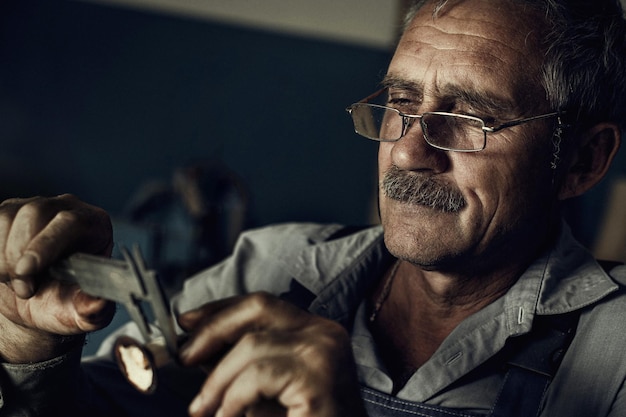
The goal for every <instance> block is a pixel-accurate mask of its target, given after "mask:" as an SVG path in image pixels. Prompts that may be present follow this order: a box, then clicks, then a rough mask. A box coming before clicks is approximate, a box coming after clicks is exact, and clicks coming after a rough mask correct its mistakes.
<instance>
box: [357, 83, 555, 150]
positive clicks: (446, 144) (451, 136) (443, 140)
mask: <svg viewBox="0 0 626 417" xmlns="http://www.w3.org/2000/svg"><path fill="white" fill-rule="evenodd" d="M386 90H387V89H386V88H384V89H382V90H379V91H377V92H376V93H374V94H372V95H370V96H368V97H366V98H365V99H363V100H361V101H359V102H358V103H354V104H352V105H350V106H349V107H348V108H347V109H346V111H347V112H348V113H349V114H350V116H352V121H353V122H354V131H355V132H356V133H358V134H359V135H361V136H363V137H366V138H368V139H372V140H376V141H379V142H395V141H398V140H400V139H401V138H402V137H403V136H404V135H406V134H407V132H408V130H409V129H410V128H411V126H412V125H413V121H414V120H416V119H418V120H419V121H420V125H421V127H422V134H423V136H424V139H425V140H426V142H427V143H428V144H429V145H430V146H432V147H434V148H437V149H442V150H445V151H456V152H478V151H481V150H483V149H485V146H486V143H487V133H494V132H498V131H500V130H502V129H506V128H509V127H513V126H518V125H521V124H523V123H527V122H532V121H534V120H541V119H546V118H550V117H559V116H560V115H562V114H563V112H552V113H547V114H541V115H539V116H533V117H527V118H524V119H518V120H511V121H508V122H506V123H502V124H500V125H498V126H487V125H486V123H485V121H484V120H482V119H481V118H479V117H474V116H468V115H465V114H456V113H447V112H440V111H436V112H425V113H422V114H405V113H402V112H401V111H400V110H398V109H394V108H393V107H388V106H384V105H379V104H372V103H369V101H370V100H372V99H373V98H375V97H377V96H380V95H381V94H382V93H383V92H385V91H386ZM558 122H559V124H561V120H560V117H559V120H558Z"/></svg>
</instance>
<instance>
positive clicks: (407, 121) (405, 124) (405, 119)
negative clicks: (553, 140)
mask: <svg viewBox="0 0 626 417" xmlns="http://www.w3.org/2000/svg"><path fill="white" fill-rule="evenodd" d="M386 90H387V88H386V87H385V88H382V89H380V90H378V91H376V92H375V93H373V94H370V95H369V96H367V97H365V98H364V99H363V100H360V101H358V102H356V103H353V104H351V105H350V106H348V107H347V108H346V111H347V112H348V113H349V114H350V115H352V110H353V109H354V108H355V107H356V106H360V105H365V106H368V107H373V108H381V109H386V110H390V111H393V112H395V113H397V114H398V115H399V116H400V117H402V132H401V133H400V136H399V137H398V138H395V139H381V138H374V137H370V136H367V135H364V134H363V133H361V132H359V131H358V130H357V128H356V123H355V132H356V133H357V134H359V135H361V136H363V137H365V138H367V139H371V140H375V141H378V142H397V141H399V140H400V139H402V138H403V137H404V136H405V135H406V134H407V131H408V129H409V127H410V126H411V119H419V121H420V126H421V128H422V135H423V136H424V140H425V141H426V143H428V144H429V145H430V146H432V147H433V148H437V149H441V150H444V151H453V152H479V151H482V150H483V149H485V147H486V146H487V133H494V132H498V131H500V130H502V129H506V128H509V127H513V126H518V125H521V124H524V123H527V122H532V121H535V120H541V119H547V118H550V117H557V118H558V125H559V126H562V125H563V123H562V121H561V116H562V115H563V114H565V112H564V111H556V112H551V113H546V114H540V115H537V116H531V117H525V118H523V119H516V120H511V121H508V122H505V123H502V124H500V125H498V126H487V125H486V123H485V121H484V120H483V119H481V118H480V117H476V116H469V115H466V114H458V113H449V112H441V111H435V112H424V113H422V114H405V113H402V112H401V111H400V110H398V109H395V108H393V107H388V106H383V105H380V104H372V103H369V101H370V100H372V99H374V98H376V97H378V96H379V95H381V94H382V93H383V92H385V91H386ZM425 115H439V116H453V117H457V118H461V119H467V120H471V121H474V122H478V123H480V125H481V130H482V131H483V134H484V138H483V145H482V147H481V148H478V149H455V148H449V147H445V146H441V145H437V144H434V143H432V142H431V141H430V139H429V138H428V136H427V135H426V132H427V131H428V129H429V128H428V127H427V126H426V124H425V123H424V120H423V117H424V116H425ZM353 122H354V119H353Z"/></svg>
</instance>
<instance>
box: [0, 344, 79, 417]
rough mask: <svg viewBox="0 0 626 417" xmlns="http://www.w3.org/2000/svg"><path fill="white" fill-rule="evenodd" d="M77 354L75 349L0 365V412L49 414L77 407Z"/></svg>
mask: <svg viewBox="0 0 626 417" xmlns="http://www.w3.org/2000/svg"><path fill="white" fill-rule="evenodd" d="M80 353H81V350H80V349H76V350H74V351H72V352H70V353H68V354H66V355H63V356H60V357H57V358H54V359H50V360H47V361H44V362H38V363H30V364H8V363H2V364H0V415H2V416H11V417H13V416H24V417H26V416H28V417H31V416H33V417H34V416H52V415H67V413H66V411H70V410H76V409H77V401H76V399H77V398H78V397H77V394H78V393H79V388H80V387H81V385H82V384H81V380H82V375H81V371H80ZM69 415H72V414H69Z"/></svg>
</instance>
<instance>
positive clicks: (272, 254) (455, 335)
mask: <svg viewBox="0 0 626 417" xmlns="http://www.w3.org/2000/svg"><path fill="white" fill-rule="evenodd" d="M341 228H342V227H341V226H340V225H317V224H285V225H278V226H272V227H268V228H263V229H259V230H254V231H250V232H247V233H244V234H243V235H242V236H241V238H240V239H239V241H238V243H237V246H236V248H235V251H234V253H233V255H232V256H231V257H230V258H229V259H227V260H226V261H224V262H222V263H220V264H218V265H216V266H215V267H213V268H210V269H208V270H206V271H204V272H202V273H200V274H198V275H197V276H195V277H192V278H191V279H189V280H188V281H187V283H186V285H185V287H184V289H183V291H182V292H181V294H179V295H178V296H177V297H176V299H175V300H174V303H173V306H174V308H175V310H176V311H179V312H183V311H186V310H189V309H191V308H194V307H198V306H200V305H202V304H204V303H205V302H207V301H210V300H214V299H218V298H223V297H226V296H230V295H236V294H242V293H248V292H253V291H268V292H271V293H274V294H285V293H289V291H290V290H292V289H293V287H294V283H297V285H298V286H300V287H303V288H305V289H306V290H308V292H310V293H311V294H312V298H311V300H312V302H311V304H310V306H308V308H309V310H310V311H311V312H313V313H315V314H319V315H322V316H325V317H328V318H331V319H333V320H337V321H339V322H341V323H342V324H343V325H344V326H346V328H348V329H349V330H350V332H351V335H352V341H353V350H354V355H355V358H356V362H357V368H358V372H359V377H360V380H361V383H362V384H363V385H365V386H367V387H370V388H373V389H376V390H379V391H381V392H386V393H389V392H391V389H392V382H391V379H390V377H389V376H388V374H387V372H386V370H385V366H384V364H383V362H382V361H381V359H380V358H379V357H378V355H377V353H376V352H377V349H376V342H375V341H374V339H373V337H372V335H371V333H370V332H369V329H368V326H367V316H368V313H369V312H368V306H367V305H366V303H365V302H364V299H365V296H366V294H368V292H369V290H370V289H371V288H372V286H373V285H374V284H375V283H376V281H377V279H378V278H379V277H380V276H381V273H382V272H383V271H384V270H385V268H386V267H388V265H389V263H390V262H391V261H392V259H391V256H390V255H389V254H388V253H387V252H386V250H385V248H384V244H383V242H382V230H381V228H380V227H373V228H369V229H366V230H363V231H361V232H358V233H355V234H350V235H348V236H344V237H341V238H331V239H330V240H329V237H331V236H333V235H335V233H336V232H337V231H338V230H340V229H341ZM625 283H626V267H617V268H614V269H613V270H612V271H611V276H609V275H607V273H606V272H605V271H604V270H603V269H602V268H601V267H600V266H599V265H598V264H597V263H596V261H595V260H594V259H593V257H592V256H591V255H590V254H589V253H588V252H587V251H586V250H585V249H584V248H583V247H582V246H580V245H579V244H578V243H577V242H576V241H575V240H574V239H573V238H572V236H571V235H570V233H569V230H568V228H567V227H566V226H563V228H562V232H561V234H560V236H559V238H558V240H557V242H556V244H555V245H554V246H553V247H552V248H551V249H550V250H549V251H547V252H546V253H545V254H543V255H542V256H541V257H539V258H538V259H537V260H536V261H535V262H534V263H533V264H532V265H531V266H530V267H529V268H528V270H527V271H526V272H525V273H524V274H523V275H522V276H521V277H520V279H519V280H518V281H517V283H516V284H515V285H514V286H513V287H512V288H511V289H510V290H509V291H508V292H507V293H506V294H505V295H504V296H503V297H501V298H500V299H498V300H496V301H495V302H494V303H492V304H490V305H489V306H487V307H486V308H484V309H483V310H481V311H479V312H478V313H476V314H474V315H472V316H470V317H469V318H467V319H466V320H465V321H464V322H462V323H461V324H460V325H459V326H458V327H457V328H456V329H455V330H454V331H453V332H452V333H451V334H450V335H449V337H448V338H447V339H446V340H445V341H444V342H443V344H442V345H441V346H440V347H439V349H438V350H437V351H436V352H435V354H434V355H433V356H432V357H431V358H430V360H429V361H428V362H427V363H425V364H424V365H423V366H422V367H421V368H419V369H418V370H417V372H415V374H414V375H413V376H412V378H411V379H410V380H409V381H408V382H407V384H406V385H405V386H404V387H403V388H402V389H401V390H400V391H399V392H398V393H397V396H398V397H399V398H401V399H405V400H408V401H416V402H424V403H426V404H432V405H438V406H443V407H452V408H461V409H465V410H471V411H477V412H484V413H485V414H486V413H488V411H489V410H490V408H491V406H492V405H493V403H494V401H495V397H496V396H497V393H498V390H499V387H500V385H501V383H502V378H503V373H502V367H501V366H499V365H496V364H493V360H491V359H492V358H493V357H494V356H495V355H496V354H497V353H498V352H499V351H500V350H501V349H502V347H503V346H504V344H505V342H506V340H507V339H509V338H512V337H517V336H520V335H523V334H526V333H528V332H529V331H530V330H531V328H532V324H533V319H534V317H535V316H541V315H554V314H561V313H566V312H571V311H575V310H581V311H582V314H581V317H580V322H579V325H578V329H577V332H576V336H575V338H574V340H573V342H572V344H571V346H570V348H569V350H568V352H567V354H566V355H565V357H564V359H563V362H562V364H561V366H560V367H559V370H558V372H557V374H556V375H555V378H554V380H553V382H552V384H551V385H550V387H549V391H548V393H547V395H546V401H545V404H544V406H543V410H542V412H541V414H540V415H541V416H544V417H548V416H549V417H558V416H563V417H565V416H567V417H578V416H580V417H589V416H594V417H599V416H611V417H616V416H624V415H626V394H625V393H626V390H625V389H624V387H623V385H624V380H625V378H626V349H625V348H624V347H625V346H626V343H625V342H626V293H625V292H624V289H623V284H625ZM307 304H308V302H307ZM123 331H124V332H129V331H132V329H130V328H129V329H124V330H123ZM103 353H104V354H103V355H102V356H101V357H100V358H97V359H95V360H92V361H90V362H89V363H84V364H83V366H82V372H81V368H80V367H79V366H78V365H77V355H75V354H74V355H71V354H70V355H67V357H64V358H57V359H55V360H53V361H49V362H51V364H50V366H48V367H42V366H41V364H37V365H19V366H15V365H13V366H6V365H5V366H4V371H5V373H6V374H7V375H8V376H9V378H5V381H6V380H7V379H9V380H10V379H11V378H12V380H13V382H11V383H5V382H3V380H2V379H0V389H1V393H2V395H4V396H5V397H6V396H9V395H14V396H15V393H19V394H20V395H18V396H16V398H17V399H16V400H15V402H17V401H19V398H31V399H32V398H35V396H34V395H33V393H34V392H41V391H38V390H42V389H43V392H44V394H41V393H40V394H38V397H36V398H38V401H40V402H41V403H42V404H44V403H45V401H50V400H51V398H54V399H56V400H58V399H59V398H60V395H59V393H58V392H55V393H52V394H50V396H48V397H46V395H45V392H51V391H52V390H51V389H50V387H49V386H47V385H46V383H45V382H46V381H47V380H48V381H49V379H48V378H49V376H50V375H52V374H53V373H54V372H56V373H57V374H58V373H59V372H62V374H63V375H65V374H72V372H75V373H76V375H77V378H85V379H86V382H85V384H81V387H79V390H78V391H79V392H81V391H84V392H83V393H81V395H80V399H79V400H80V401H81V402H83V403H84V402H87V403H88V404H91V405H96V406H97V407H98V409H99V410H107V407H113V408H111V409H114V410H116V412H118V413H119V412H121V410H127V409H132V407H128V406H127V404H131V403H132V404H137V402H139V403H140V404H143V403H146V404H148V403H149V402H150V404H152V407H151V408H154V410H150V411H151V412H152V413H156V414H152V415H155V416H159V415H163V416H165V415H175V414H172V413H173V412H176V411H177V410H179V409H180V410H181V413H183V412H184V406H185V405H186V402H187V401H188V400H189V398H191V397H192V396H193V394H194V393H195V391H194V390H196V389H197V384H198V383H200V382H201V378H202V376H201V375H195V376H194V377H193V378H190V377H188V375H187V374H183V373H182V371H181V370H178V369H169V370H165V371H164V372H167V375H166V376H164V377H162V378H161V379H162V380H164V381H166V383H165V384H163V387H162V390H163V391H162V393H161V394H159V395H158V398H156V399H154V398H153V399H150V400H148V401H146V397H141V396H138V395H137V394H135V393H134V392H133V391H132V389H126V387H120V384H121V383H120V381H119V375H118V373H117V372H116V371H115V369H114V366H113V365H112V364H111V362H110V358H109V357H108V355H107V354H106V349H103ZM52 362H54V363H53V364H52ZM52 365H53V366H52ZM38 366H39V368H37V367H38ZM72 370H74V371H72ZM15 375H27V376H28V379H29V380H30V381H31V383H30V384H25V383H22V382H20V378H16V377H15ZM176 380H180V381H185V384H183V383H175V382H174V381H176ZM167 381H169V383H167ZM192 381H193V383H192ZM94 387H95V388H94ZM113 391H114V392H116V395H110V394H106V393H110V392H113ZM185 391H189V392H185ZM85 392H86V393H85ZM5 393H6V394H5ZM103 394H104V395H103ZM31 396H32V397H31ZM87 399H88V400H87ZM9 400H10V398H8V397H7V403H9ZM71 400H72V399H71V398H70V399H66V400H64V402H63V404H70V401H71ZM15 402H14V403H15ZM111 403H115V404H114V405H113V406H111V405H110V404H111ZM30 404H31V406H32V405H33V403H32V402H31V403H30ZM166 407H170V408H169V409H167V411H166ZM177 407H178V408H177ZM18 408H19V407H18ZM0 411H2V412H0V414H2V415H5V414H4V411H5V409H0ZM144 411H146V409H143V411H142V412H141V414H144ZM7 415H20V414H7ZM25 415H29V414H25ZM30 415H37V414H36V413H32V414H30ZM40 415H43V414H40ZM103 415H106V412H104V411H103ZM129 415H132V411H129ZM181 415H184V414H181Z"/></svg>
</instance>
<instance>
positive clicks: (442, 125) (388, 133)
mask: <svg viewBox="0 0 626 417" xmlns="http://www.w3.org/2000/svg"><path fill="white" fill-rule="evenodd" d="M350 113H351V115H352V119H353V121H354V127H355V130H356V132H357V133H358V134H360V135H362V136H365V137H367V138H369V139H373V140H383V141H385V140H388V141H394V140H398V139H400V138H401V137H402V136H403V134H406V129H410V128H411V127H412V125H413V124H414V122H415V121H417V120H416V119H417V118H413V117H411V118H406V117H403V116H402V115H401V114H400V113H399V112H398V111H396V110H394V109H390V108H388V107H383V106H378V105H371V104H366V103H358V104H355V105H353V106H352V108H351V112H350ZM405 119H406V120H407V122H408V126H406V127H405V125H404V124H405ZM419 119H420V123H421V127H422V131H423V134H424V138H425V139H426V141H427V142H428V143H429V144H431V145H433V146H435V147H437V148H441V149H449V150H480V149H483V148H484V145H485V133H484V132H483V131H482V127H483V123H482V122H481V121H480V120H479V119H476V118H472V117H467V116H463V115H451V114H437V113H426V114H424V115H423V116H421V117H420V118H419Z"/></svg>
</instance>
